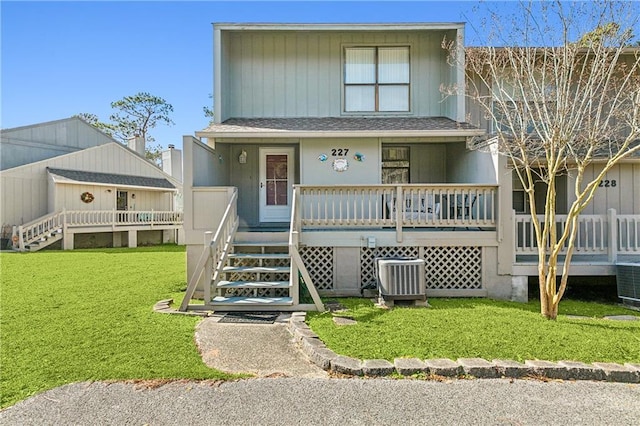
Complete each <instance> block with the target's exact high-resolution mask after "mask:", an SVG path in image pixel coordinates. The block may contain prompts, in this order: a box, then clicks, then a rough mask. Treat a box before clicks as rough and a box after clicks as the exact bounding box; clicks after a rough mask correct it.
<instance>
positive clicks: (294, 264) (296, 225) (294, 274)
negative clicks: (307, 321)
mask: <svg viewBox="0 0 640 426" xmlns="http://www.w3.org/2000/svg"><path fill="white" fill-rule="evenodd" d="M299 200H300V190H299V188H298V187H297V186H296V185H294V186H293V197H292V200H291V224H290V225H289V255H290V256H291V280H293V283H292V284H293V291H295V295H296V296H295V297H294V303H297V302H298V298H299V288H300V287H299V286H300V282H299V281H300V280H299V279H298V272H300V274H301V275H302V279H303V281H304V283H305V285H306V286H307V290H309V294H311V298H312V299H313V304H314V305H315V306H316V309H317V310H318V311H319V312H324V304H323V303H322V299H320V295H319V294H318V289H316V286H315V284H314V283H313V280H312V279H311V275H309V271H307V267H306V266H305V265H304V261H303V260H302V256H300V251H299V244H300V232H301V229H302V225H301V224H302V222H301V218H300V214H299V212H298V204H299Z"/></svg>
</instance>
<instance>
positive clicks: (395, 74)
mask: <svg viewBox="0 0 640 426" xmlns="http://www.w3.org/2000/svg"><path fill="white" fill-rule="evenodd" d="M344 109H345V111H346V112H406V111H409V47H407V46H400V47H348V48H346V49H345V61H344Z"/></svg>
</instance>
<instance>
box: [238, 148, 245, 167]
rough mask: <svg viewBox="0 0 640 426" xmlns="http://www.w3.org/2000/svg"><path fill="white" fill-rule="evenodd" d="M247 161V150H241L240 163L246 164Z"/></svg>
mask: <svg viewBox="0 0 640 426" xmlns="http://www.w3.org/2000/svg"><path fill="white" fill-rule="evenodd" d="M246 162H247V151H245V150H244V149H243V150H242V152H240V155H239V156H238V163H240V164H246Z"/></svg>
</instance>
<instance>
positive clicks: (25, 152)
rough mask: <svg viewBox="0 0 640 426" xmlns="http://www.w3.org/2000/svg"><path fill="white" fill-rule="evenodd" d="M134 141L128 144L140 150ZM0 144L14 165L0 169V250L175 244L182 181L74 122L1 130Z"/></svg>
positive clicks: (99, 133) (8, 160) (114, 142)
mask: <svg viewBox="0 0 640 426" xmlns="http://www.w3.org/2000/svg"><path fill="white" fill-rule="evenodd" d="M141 139H142V138H137V140H135V142H134V143H133V144H132V146H133V147H136V145H137V148H136V149H137V150H138V151H140V152H142V153H144V141H142V140H141ZM1 147H2V157H3V161H5V158H6V157H10V158H7V159H6V164H20V165H18V166H16V167H11V168H8V169H5V170H2V171H1V172H0V185H1V193H2V194H1V197H2V198H1V200H2V204H1V210H0V213H1V215H0V218H1V221H2V238H3V244H2V246H3V248H5V247H7V246H9V245H11V246H13V247H14V248H17V249H20V250H32V251H33V250H38V249H41V248H43V247H47V246H52V245H53V244H55V243H56V242H58V241H60V242H58V243H57V244H59V245H60V246H61V247H62V248H64V249H73V248H74V247H106V246H115V247H118V246H129V247H135V246H136V245H138V244H158V243H162V242H170V241H171V242H175V241H176V239H177V237H176V236H177V232H178V230H179V229H181V228H182V212H181V211H180V210H178V209H177V208H176V202H175V198H176V193H179V192H180V191H181V181H180V180H179V179H175V178H173V177H171V176H169V175H167V174H166V173H164V172H163V171H162V170H160V169H159V168H158V167H157V166H155V165H153V164H151V163H150V162H148V161H147V160H145V159H144V157H143V155H141V154H140V153H139V152H135V151H133V150H132V149H129V148H127V147H125V146H123V145H122V144H120V143H118V142H116V141H115V140H113V139H112V138H110V137H109V136H107V135H105V134H104V133H102V132H100V131H99V130H97V129H95V128H94V127H93V126H90V125H89V124H87V123H85V122H84V121H82V120H81V119H78V118H71V119H67V120H59V121H55V122H51V123H43V124H36V125H33V126H25V127H20V128H18V129H7V130H2V146H1ZM31 147H36V148H35V151H34V152H33V153H32V157H31V158H29V153H30V152H31V150H30V148H31ZM69 147H72V148H73V149H72V148H69ZM16 153H18V154H16ZM14 155H18V156H19V157H20V161H18V160H16V158H15V157H14ZM42 157H46V158H44V159H43V158H42ZM10 241H11V243H10ZM54 247H55V246H54Z"/></svg>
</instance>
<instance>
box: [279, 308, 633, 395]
mask: <svg viewBox="0 0 640 426" xmlns="http://www.w3.org/2000/svg"><path fill="white" fill-rule="evenodd" d="M306 316H307V314H306V312H293V313H292V314H291V318H290V319H289V324H288V327H287V328H288V330H289V332H290V333H291V334H292V335H293V337H294V338H295V340H296V341H297V342H298V344H299V345H300V348H301V349H302V351H303V352H304V353H305V354H306V355H307V356H308V357H309V359H311V361H313V362H314V363H315V364H316V365H317V366H318V367H320V368H322V369H323V370H326V371H331V372H334V373H341V374H348V375H353V376H369V377H378V376H388V375H391V374H394V373H397V374H400V375H402V376H411V375H414V374H420V373H422V374H426V375H434V376H443V377H451V378H455V377H459V376H473V377H474V378H483V379H491V378H513V379H519V378H524V377H537V378H545V379H561V380H601V381H608V382H622V383H640V364H631V363H625V364H624V365H621V364H616V363H610V362H594V363H592V364H585V363H583V362H577V361H559V362H557V363H556V362H551V361H538V360H535V361H529V360H527V361H525V362H524V364H523V363H520V362H517V361H512V360H501V359H494V360H493V361H491V362H489V361H487V360H485V359H482V358H459V359H458V360H457V361H452V360H450V359H446V358H443V359H427V360H424V361H422V360H420V359H418V358H396V359H395V360H394V362H393V364H392V363H390V362H389V361H387V360H384V359H366V360H360V359H356V358H350V357H346V356H342V355H338V354H336V353H335V352H333V351H332V350H331V349H329V348H327V346H326V345H325V344H324V342H323V341H322V340H320V338H319V337H318V335H317V334H315V333H314V332H313V331H311V329H310V328H309V326H308V325H307V324H306V322H305V320H306Z"/></svg>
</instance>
